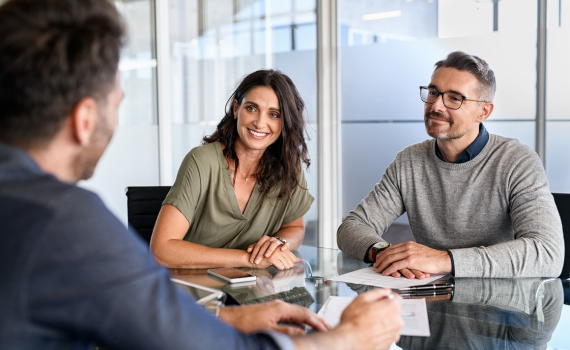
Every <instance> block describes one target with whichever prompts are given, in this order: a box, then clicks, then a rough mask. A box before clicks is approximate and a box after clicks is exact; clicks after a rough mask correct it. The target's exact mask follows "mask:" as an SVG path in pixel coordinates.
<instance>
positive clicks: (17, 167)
mask: <svg viewBox="0 0 570 350" xmlns="http://www.w3.org/2000/svg"><path fill="white" fill-rule="evenodd" d="M38 175H46V174H45V173H44V172H43V171H42V170H41V169H40V167H39V166H38V165H37V163H36V162H35V161H34V160H33V159H32V157H30V155H29V154H28V153H27V152H25V151H24V150H23V149H21V148H18V147H15V146H11V145H8V144H5V143H2V142H0V181H9V180H15V179H18V180H21V179H23V178H27V177H36V176H38Z"/></svg>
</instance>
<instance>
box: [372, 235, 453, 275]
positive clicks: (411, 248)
mask: <svg viewBox="0 0 570 350" xmlns="http://www.w3.org/2000/svg"><path fill="white" fill-rule="evenodd" d="M374 267H375V268H376V272H378V273H381V274H383V275H384V276H388V275H391V276H393V277H401V276H402V275H403V276H404V277H407V278H410V279H413V278H417V279H423V278H427V277H429V276H430V273H449V272H451V258H450V257H449V254H448V253H447V252H446V251H444V250H437V249H432V248H429V247H427V246H425V245H422V244H419V243H416V242H412V241H408V242H404V243H399V244H395V245H393V246H390V247H388V248H386V249H385V250H383V251H381V252H379V253H378V254H377V255H376V262H375V263H374Z"/></svg>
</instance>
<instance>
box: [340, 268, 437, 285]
mask: <svg viewBox="0 0 570 350" xmlns="http://www.w3.org/2000/svg"><path fill="white" fill-rule="evenodd" d="M443 276H445V275H431V276H430V277H428V278H424V279H422V280H418V279H408V278H406V277H392V276H384V275H382V274H379V273H377V272H376V269H375V268H374V267H365V268H363V269H360V270H356V271H352V272H349V273H345V274H344V275H340V276H337V277H335V278H333V279H332V281H338V282H345V283H355V284H364V285H367V286H374V287H384V288H392V289H400V288H405V287H413V286H421V285H424V284H429V283H432V282H433V281H435V280H438V279H440V278H442V277H443Z"/></svg>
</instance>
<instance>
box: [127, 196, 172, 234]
mask: <svg viewBox="0 0 570 350" xmlns="http://www.w3.org/2000/svg"><path fill="white" fill-rule="evenodd" d="M168 191H170V186H148V187H127V188H126V195H127V217H128V221H129V226H130V227H132V228H133V229H134V230H135V231H137V232H138V234H139V235H140V236H141V237H142V238H143V239H144V240H145V241H146V242H147V243H149V244H150V237H151V236H152V230H153V229H154V224H155V223H156V218H157V217H158V212H159V211H160V208H161V207H162V201H164V198H166V195H167V194H168Z"/></svg>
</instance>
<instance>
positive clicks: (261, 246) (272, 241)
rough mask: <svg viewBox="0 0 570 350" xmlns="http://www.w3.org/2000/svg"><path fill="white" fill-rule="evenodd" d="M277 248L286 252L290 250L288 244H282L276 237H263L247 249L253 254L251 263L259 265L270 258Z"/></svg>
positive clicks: (250, 258)
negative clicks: (264, 259)
mask: <svg viewBox="0 0 570 350" xmlns="http://www.w3.org/2000/svg"><path fill="white" fill-rule="evenodd" d="M277 248H279V250H280V251H282V252H284V251H286V250H289V245H288V243H283V242H281V241H280V240H278V239H277V238H275V237H269V236H266V235H263V236H261V238H260V239H259V241H257V242H256V243H254V244H252V245H250V246H249V247H247V252H248V253H251V256H250V257H249V262H250V263H255V264H259V263H260V262H261V260H262V259H263V258H270V257H271V256H272V255H273V252H274V251H275V249H277Z"/></svg>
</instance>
